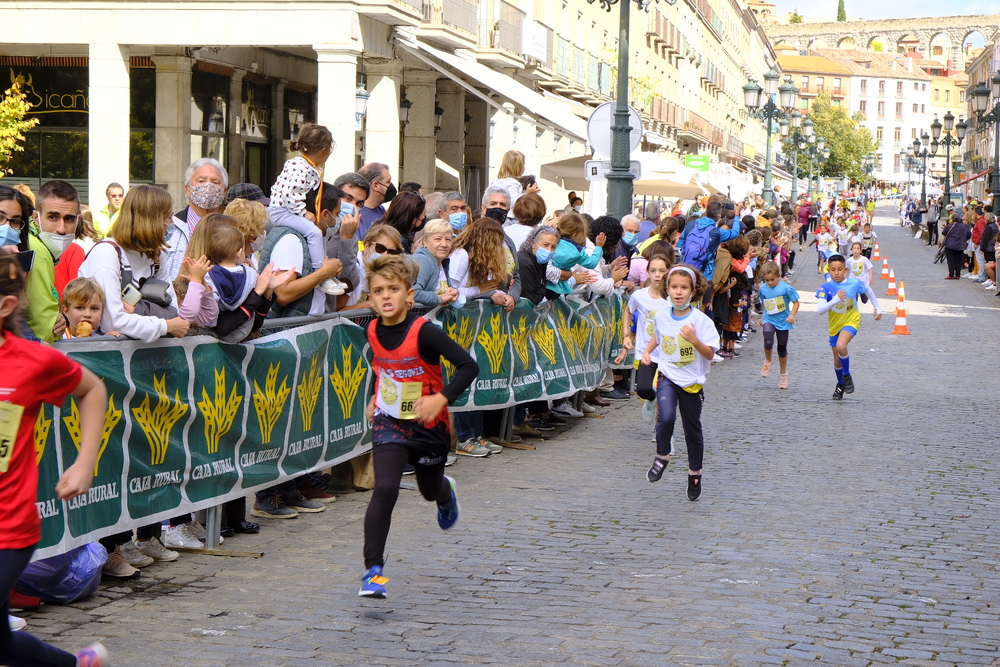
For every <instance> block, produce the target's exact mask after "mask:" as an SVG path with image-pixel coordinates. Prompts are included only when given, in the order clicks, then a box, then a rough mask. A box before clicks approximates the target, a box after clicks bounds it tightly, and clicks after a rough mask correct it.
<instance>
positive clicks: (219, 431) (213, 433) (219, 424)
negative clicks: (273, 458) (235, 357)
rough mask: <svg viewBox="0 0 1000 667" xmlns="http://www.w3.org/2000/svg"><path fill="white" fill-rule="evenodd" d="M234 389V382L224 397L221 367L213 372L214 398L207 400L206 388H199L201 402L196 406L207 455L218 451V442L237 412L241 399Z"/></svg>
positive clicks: (223, 380) (224, 374)
mask: <svg viewBox="0 0 1000 667" xmlns="http://www.w3.org/2000/svg"><path fill="white" fill-rule="evenodd" d="M236 387H237V383H236V382H234V383H233V388H232V391H230V392H229V396H226V369H225V367H223V368H220V369H217V370H216V371H215V396H214V398H209V396H208V389H207V388H206V387H202V388H201V400H200V401H198V404H197V405H198V409H199V410H200V411H201V415H202V417H203V418H204V419H205V441H206V442H207V443H208V453H209V454H215V453H217V452H218V451H219V440H220V439H221V438H222V436H224V435H225V434H226V433H228V432H229V429H230V428H231V427H232V425H233V420H234V419H236V413H237V412H239V409H240V403H242V402H243V397H242V396H240V395H239V394H237V393H236Z"/></svg>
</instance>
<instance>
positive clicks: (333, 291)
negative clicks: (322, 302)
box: [316, 278, 347, 296]
mask: <svg viewBox="0 0 1000 667" xmlns="http://www.w3.org/2000/svg"><path fill="white" fill-rule="evenodd" d="M316 289H318V290H319V291H320V292H323V293H325V294H329V295H330V296H340V295H341V294H343V293H344V292H346V291H347V287H346V285H344V283H342V282H340V281H339V280H337V279H336V278H327V279H325V280H323V281H322V282H321V283H320V284H319V285H316Z"/></svg>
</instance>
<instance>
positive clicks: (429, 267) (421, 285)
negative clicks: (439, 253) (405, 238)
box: [413, 248, 448, 308]
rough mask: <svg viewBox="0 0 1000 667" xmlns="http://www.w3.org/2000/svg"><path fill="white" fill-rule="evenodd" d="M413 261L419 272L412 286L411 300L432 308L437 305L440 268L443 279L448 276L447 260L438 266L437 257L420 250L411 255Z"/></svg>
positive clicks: (422, 249)
mask: <svg viewBox="0 0 1000 667" xmlns="http://www.w3.org/2000/svg"><path fill="white" fill-rule="evenodd" d="M413 259H414V261H416V263H417V266H419V267H420V272H419V273H418V274H417V282H415V283H414V284H413V300H414V301H416V302H417V303H419V304H420V305H422V306H429V307H432V308H433V307H434V306H436V305H438V293H437V291H438V288H439V287H441V267H442V266H443V267H444V275H445V278H447V276H448V258H447V257H445V258H444V261H443V262H441V263H440V264H439V263H438V261H437V257H435V256H434V255H432V254H431V251H430V250H428V249H427V248H421V249H420V250H418V251H416V252H415V253H413Z"/></svg>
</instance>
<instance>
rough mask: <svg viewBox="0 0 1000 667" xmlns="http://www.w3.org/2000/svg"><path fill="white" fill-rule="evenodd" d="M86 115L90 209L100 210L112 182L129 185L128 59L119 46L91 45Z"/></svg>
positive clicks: (124, 51)
mask: <svg viewBox="0 0 1000 667" xmlns="http://www.w3.org/2000/svg"><path fill="white" fill-rule="evenodd" d="M89 56H90V58H89V63H90V90H89V99H90V102H89V105H90V113H89V114H88V118H89V122H90V127H89V130H90V135H89V142H90V149H89V159H88V170H87V175H88V187H89V189H90V196H89V200H90V205H91V206H93V207H94V208H97V209H100V208H103V207H104V205H105V204H107V201H106V200H105V198H104V191H105V190H106V189H107V187H108V184H109V183H112V182H117V183H121V184H122V185H124V186H125V187H126V188H127V187H128V182H129V171H128V166H129V165H128V156H129V108H130V104H129V91H130V87H131V83H130V81H129V56H128V47H127V46H123V45H121V44H91V45H90V50H89Z"/></svg>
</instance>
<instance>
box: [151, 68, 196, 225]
mask: <svg viewBox="0 0 1000 667" xmlns="http://www.w3.org/2000/svg"><path fill="white" fill-rule="evenodd" d="M153 62H154V63H155V64H156V154H155V159H154V160H153V168H154V170H155V171H154V172H153V174H154V175H153V178H154V180H155V181H156V183H157V184H158V185H162V186H164V187H166V188H167V190H168V191H169V192H170V194H171V195H172V196H173V198H174V210H175V211H176V210H179V209H181V208H183V207H184V206H186V205H187V197H186V196H185V194H184V170H185V169H187V168H188V165H189V164H190V163H191V138H190V137H191V59H190V58H188V57H187V56H181V55H162V56H161V55H156V56H153Z"/></svg>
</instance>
